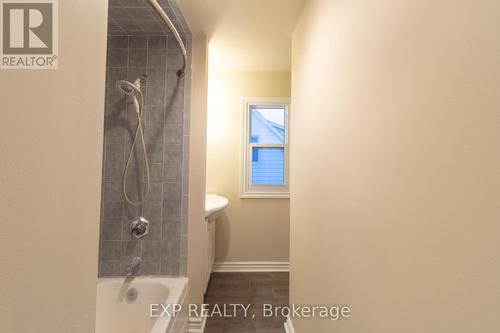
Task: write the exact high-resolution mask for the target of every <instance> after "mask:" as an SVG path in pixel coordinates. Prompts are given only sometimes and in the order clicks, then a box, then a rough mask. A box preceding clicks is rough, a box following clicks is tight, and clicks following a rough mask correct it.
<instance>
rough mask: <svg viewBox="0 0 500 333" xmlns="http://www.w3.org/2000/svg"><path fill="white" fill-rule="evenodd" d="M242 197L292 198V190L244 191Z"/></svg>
mask: <svg viewBox="0 0 500 333" xmlns="http://www.w3.org/2000/svg"><path fill="white" fill-rule="evenodd" d="M240 199H290V192H244V193H241V194H240Z"/></svg>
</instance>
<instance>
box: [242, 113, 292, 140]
mask: <svg viewBox="0 0 500 333" xmlns="http://www.w3.org/2000/svg"><path fill="white" fill-rule="evenodd" d="M250 112H251V122H250V124H251V125H250V142H252V143H266V144H284V143H285V109H283V108H274V109H268V108H258V107H252V108H251V110H250Z"/></svg>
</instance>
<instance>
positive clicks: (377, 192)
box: [291, 0, 500, 333]
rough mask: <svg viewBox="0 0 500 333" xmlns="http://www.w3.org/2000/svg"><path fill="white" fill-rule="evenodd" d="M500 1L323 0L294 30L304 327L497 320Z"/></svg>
mask: <svg viewBox="0 0 500 333" xmlns="http://www.w3.org/2000/svg"><path fill="white" fill-rule="evenodd" d="M499 29H500V3H499V2H498V1H493V0H485V1H479V2H478V1H469V0H458V1H457V0H454V1H451V0H444V1H421V0H408V1H398V0H376V1H361V0H352V1H339V0H337V1H332V0H310V1H309V2H308V4H307V6H306V9H305V11H304V13H303V15H302V18H301V20H300V22H299V24H298V27H297V30H296V32H295V34H294V36H293V57H292V63H293V66H292V110H293V114H292V120H291V121H292V123H291V145H292V147H293V150H292V157H291V158H292V159H291V185H292V189H291V192H292V198H291V266H292V272H291V301H292V302H293V303H301V304H332V303H333V304H347V305H350V306H351V307H352V318H350V319H348V320H345V321H342V322H334V321H329V320H320V319H314V320H294V324H295V329H296V332H298V333H309V332H315V333H330V332H343V333H349V332H353V333H354V332H356V333H359V332H374V333H375V332H377V333H378V332H383V333H392V332H393V333H396V332H406V333H411V332H428V333H443V332H454V333H460V332H464V333H465V332H479V331H480V332H491V333H493V332H498V331H499V330H500V321H499V320H498V310H499V309H500V283H499V281H500V265H499V258H500V223H499V221H500V205H499V198H500V153H499V152H500V94H499V92H500V43H498V31H499Z"/></svg>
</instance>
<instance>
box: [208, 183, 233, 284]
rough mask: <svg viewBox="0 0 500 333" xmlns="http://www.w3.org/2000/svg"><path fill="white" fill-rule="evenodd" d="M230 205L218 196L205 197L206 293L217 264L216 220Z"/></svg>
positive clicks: (225, 199) (226, 200) (209, 195)
mask: <svg viewBox="0 0 500 333" xmlns="http://www.w3.org/2000/svg"><path fill="white" fill-rule="evenodd" d="M228 205H229V200H228V199H227V198H225V197H221V196H220V195H217V194H208V193H207V195H206V197H205V221H206V222H207V223H206V232H205V235H204V237H203V238H204V240H203V242H204V248H205V253H206V256H205V291H206V290H207V287H208V281H209V280H210V274H212V271H213V267H214V262H215V220H216V219H217V217H219V216H220V214H221V213H222V211H223V210H224V209H225V208H226V207H227V206H228Z"/></svg>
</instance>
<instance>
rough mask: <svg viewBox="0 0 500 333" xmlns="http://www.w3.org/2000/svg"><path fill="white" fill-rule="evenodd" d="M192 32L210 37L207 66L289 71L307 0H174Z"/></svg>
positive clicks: (222, 68)
mask: <svg viewBox="0 0 500 333" xmlns="http://www.w3.org/2000/svg"><path fill="white" fill-rule="evenodd" d="M177 1H178V3H179V5H180V7H181V9H182V12H183V13H184V15H185V17H186V19H187V21H188V23H189V25H190V27H191V30H192V33H193V35H203V34H206V35H207V37H208V38H209V67H210V70H239V71H289V70H290V67H291V59H290V54H291V34H292V33H293V30H294V28H295V25H296V23H297V20H298V18H299V16H300V13H301V12H302V9H303V7H304V3H305V1H306V0H177Z"/></svg>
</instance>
